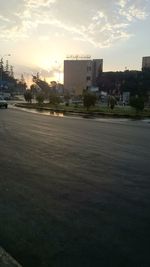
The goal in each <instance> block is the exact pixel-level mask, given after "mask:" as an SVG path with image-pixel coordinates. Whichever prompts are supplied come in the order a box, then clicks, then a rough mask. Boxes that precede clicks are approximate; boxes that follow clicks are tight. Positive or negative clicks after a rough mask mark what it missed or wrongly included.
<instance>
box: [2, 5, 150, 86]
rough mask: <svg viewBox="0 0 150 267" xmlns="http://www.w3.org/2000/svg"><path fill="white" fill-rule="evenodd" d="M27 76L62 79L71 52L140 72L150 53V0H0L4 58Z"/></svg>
mask: <svg viewBox="0 0 150 267" xmlns="http://www.w3.org/2000/svg"><path fill="white" fill-rule="evenodd" d="M8 54H11V56H10V57H9V62H10V64H11V65H13V66H14V72H16V75H18V73H19V74H20V73H23V74H24V75H25V76H26V77H27V78H28V79H30V77H31V75H32V74H34V73H36V72H37V71H38V72H39V73H41V75H42V76H43V77H44V76H45V78H47V77H49V78H50V79H52V80H54V79H55V80H58V81H63V61H64V59H66V56H68V55H79V56H80V55H90V56H91V59H93V58H103V60H104V71H111V70H112V71H119V70H125V69H129V70H133V69H134V70H135V69H136V70H140V69H141V64H142V57H143V56H150V0H92V1H91V0H9V1H2V0H0V56H1V57H3V58H4V60H6V59H8V56H7V55H8Z"/></svg>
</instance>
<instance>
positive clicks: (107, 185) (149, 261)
mask: <svg viewBox="0 0 150 267" xmlns="http://www.w3.org/2000/svg"><path fill="white" fill-rule="evenodd" d="M0 245H1V246H2V247H4V248H5V249H6V250H7V251H8V252H9V253H10V254H11V255H12V256H13V257H14V258H15V259H16V260H17V261H19V262H20V263H21V264H22V265H23V266H24V267H57V266H60V267H84V266H86V267H87V266H90V267H100V266H102V267H112V266H115V267H126V266H127V267H130V266H131V267H134V266H135V267H149V266H150V256H149V250H150V124H148V123H143V122H128V121H125V122H120V123H117V121H116V123H113V122H110V121H108V122H105V121H102V122H100V121H95V120H89V119H87V120H86V119H72V118H55V117H50V116H44V115H38V114H32V113H27V112H24V111H20V110H15V109H8V110H0Z"/></svg>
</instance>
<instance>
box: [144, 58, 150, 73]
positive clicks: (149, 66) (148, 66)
mask: <svg viewBox="0 0 150 267" xmlns="http://www.w3.org/2000/svg"><path fill="white" fill-rule="evenodd" d="M142 70H150V56H149V57H143V58H142Z"/></svg>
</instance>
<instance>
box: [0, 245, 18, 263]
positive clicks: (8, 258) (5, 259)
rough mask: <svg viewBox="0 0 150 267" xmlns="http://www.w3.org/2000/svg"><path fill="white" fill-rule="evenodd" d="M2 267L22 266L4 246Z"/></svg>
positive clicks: (0, 249)
mask: <svg viewBox="0 0 150 267" xmlns="http://www.w3.org/2000/svg"><path fill="white" fill-rule="evenodd" d="M0 267H22V266H21V265H20V264H19V263H18V262H17V261H16V260H14V259H13V258H12V257H11V256H10V255H9V254H8V253H7V252H6V251H5V250H4V249H3V248H1V247H0Z"/></svg>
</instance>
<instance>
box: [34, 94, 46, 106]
mask: <svg viewBox="0 0 150 267" xmlns="http://www.w3.org/2000/svg"><path fill="white" fill-rule="evenodd" d="M44 99H45V97H44V94H43V93H42V92H39V93H38V94H37V95H36V101H37V102H38V104H39V105H42V104H43V102H44Z"/></svg>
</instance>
